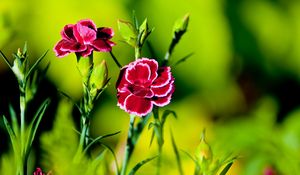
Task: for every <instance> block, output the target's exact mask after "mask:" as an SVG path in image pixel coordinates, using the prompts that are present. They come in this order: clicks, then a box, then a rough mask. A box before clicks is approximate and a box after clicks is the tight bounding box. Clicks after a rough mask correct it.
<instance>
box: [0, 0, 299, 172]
mask: <svg viewBox="0 0 300 175" xmlns="http://www.w3.org/2000/svg"><path fill="white" fill-rule="evenodd" d="M133 10H135V12H136V14H137V16H138V19H139V20H140V21H142V20H143V19H144V18H148V21H149V24H150V26H151V27H154V28H155V30H154V31H153V33H152V34H151V36H150V38H149V41H150V42H151V44H152V45H153V47H154V49H155V51H156V53H157V55H158V56H159V57H163V56H164V53H165V51H166V50H167V48H168V45H169V43H170V41H171V37H172V34H171V32H172V26H173V24H174V21H175V20H176V19H178V18H180V17H182V16H183V15H185V14H186V13H189V14H190V25H189V27H188V32H187V33H186V35H185V36H183V38H182V40H181V41H180V44H179V45H178V46H177V47H176V48H175V51H174V53H173V55H172V61H173V62H175V61H176V60H178V59H180V58H181V57H184V56H185V55H187V54H188V53H191V52H193V53H194V55H193V56H192V57H191V58H190V59H188V61H186V62H184V63H183V64H180V65H179V66H177V67H174V68H173V73H174V76H175V78H176V92H175V95H174V98H173V103H172V104H171V105H169V106H167V107H165V108H164V109H172V110H175V111H176V112H177V114H178V119H177V120H175V119H171V118H170V120H168V121H167V124H166V133H165V135H166V141H165V149H164V154H165V159H166V162H168V163H167V164H165V167H163V168H162V172H163V173H162V174H176V173H177V169H176V161H175V156H174V154H173V150H172V147H171V141H170V137H169V135H170V134H169V131H170V129H172V131H173V133H174V136H175V139H176V142H177V146H178V147H179V148H180V149H182V150H185V151H187V152H190V153H193V151H194V150H195V148H196V146H197V144H198V143H199V139H200V135H201V132H202V130H203V129H204V128H206V131H207V137H208V141H210V142H211V143H212V144H213V145H214V146H215V147H218V150H217V152H218V153H220V154H227V153H228V152H233V154H238V155H240V156H241V158H240V159H239V160H238V161H237V162H236V163H235V164H234V166H233V168H232V169H231V171H230V173H229V174H247V175H248V174H249V175H250V174H257V173H260V174H262V171H263V168H264V166H275V169H279V171H281V172H282V173H283V174H287V173H288V171H286V172H284V171H285V170H287V169H292V170H290V172H293V170H295V168H294V167H293V166H292V165H291V168H289V167H286V168H282V167H283V166H284V165H285V164H282V162H284V161H283V160H285V159H286V157H285V156H287V155H289V154H293V155H294V156H295V157H293V158H297V157H298V159H299V158H300V154H299V149H298V150H297V148H299V147H300V142H299V137H297V136H299V134H298V135H297V134H295V133H299V129H298V128H297V125H296V124H295V123H297V122H298V123H299V122H300V119H298V120H297V118H299V112H297V111H299V109H298V106H296V107H295V108H293V110H291V111H289V112H288V113H287V115H285V116H284V117H285V118H287V119H286V120H283V122H279V123H276V122H275V121H276V117H277V115H278V113H279V110H280V107H281V106H280V105H281V103H280V102H279V101H278V100H279V99H278V98H277V97H276V95H274V94H272V93H269V92H268V88H265V86H266V85H268V83H269V81H271V83H274V82H275V83H274V84H276V82H281V80H282V79H284V78H285V76H284V75H286V74H288V75H289V76H290V77H292V80H293V81H294V82H299V78H300V1H297V0H289V1H286V0H273V1H271V0H240V1H238V0H184V1H183V0H175V1H172V0H163V1H162V0H148V1H146V0H136V1H134V0H109V1H105V0H85V1H82V0H78V1H74V0H52V1H50V0H49V1H37V0H1V1H0V49H1V50H2V51H3V52H4V53H6V54H7V55H10V53H12V52H14V51H15V50H16V48H18V47H22V45H23V43H24V41H27V42H28V49H29V54H30V56H31V58H37V57H38V56H40V55H41V54H42V53H44V51H45V50H47V49H49V50H50V51H49V53H48V54H47V57H46V60H48V61H50V62H51V66H50V69H49V71H48V73H47V78H48V79H49V81H51V82H52V83H53V84H54V85H55V86H56V87H57V88H58V89H59V90H61V91H63V92H67V93H68V94H69V95H70V96H71V97H72V98H74V99H76V100H78V99H80V97H81V92H82V89H81V83H80V76H79V74H78V71H77V69H76V59H75V55H74V54H70V55H69V56H67V57H65V58H56V57H55V55H54V52H53V51H52V48H53V46H54V45H55V43H56V42H57V41H58V40H59V39H60V34H59V33H60V31H61V29H62V28H63V26H64V25H66V24H69V23H76V22H77V21H78V20H80V19H86V18H90V19H92V20H93V21H94V22H95V23H96V25H97V26H110V27H112V28H113V29H114V30H115V37H114V38H113V41H114V42H116V43H117V45H116V46H115V47H114V48H113V52H114V54H115V55H116V56H117V58H118V59H119V61H120V62H121V63H122V64H123V65H125V64H127V63H129V62H130V61H132V60H133V57H134V53H133V49H132V48H130V47H129V46H127V45H126V44H124V43H122V42H121V36H120V33H119V32H118V30H117V20H118V19H124V20H131V19H132V18H131V16H132V11H133ZM143 53H144V55H145V56H147V55H149V53H148V52H147V48H146V46H145V47H144V50H143ZM94 58H95V59H99V60H101V59H106V60H107V62H108V66H109V76H110V77H112V79H111V84H110V86H109V88H108V89H107V90H106V93H105V94H106V95H105V97H106V98H105V99H104V98H101V99H100V102H99V104H97V109H96V111H95V115H94V117H93V123H92V127H93V128H92V132H93V134H94V135H99V134H103V133H111V132H114V131H117V130H121V131H122V132H121V134H120V135H119V136H118V137H117V138H118V139H116V140H113V141H112V142H114V143H115V144H116V145H119V144H121V143H122V141H123V142H124V141H125V140H124V137H125V136H126V130H127V128H128V121H129V118H128V115H127V114H126V113H125V112H124V111H122V110H121V109H119V108H118V107H117V106H116V98H115V96H116V91H115V89H114V83H115V81H116V79H117V76H118V73H119V72H118V69H117V66H116V65H115V64H114V63H113V61H112V60H111V58H110V55H109V54H108V53H94ZM45 63H47V61H43V64H45ZM42 66H43V65H42ZM0 71H1V72H4V71H8V68H7V66H6V65H5V64H4V62H3V61H1V63H0ZM245 72H246V75H247V76H246V78H247V77H249V76H250V77H251V78H250V80H248V79H247V80H245V81H246V83H247V82H248V81H250V85H249V86H247V84H246V88H244V89H243V87H244V86H241V84H240V82H244V81H243V78H244V77H243V76H242V75H244V74H243V73H245ZM269 78H270V79H272V80H269ZM256 80H258V81H256ZM4 85H5V83H1V86H4ZM271 85H272V84H271ZM253 86H254V87H255V88H254V91H255V92H257V91H258V92H259V93H258V94H259V95H257V93H255V92H254V96H255V97H253V98H254V100H252V101H251V103H249V101H248V98H247V97H246V96H247V95H245V94H248V91H247V90H249V89H250V90H249V91H250V92H249V94H250V98H251V95H253V94H252V93H253V91H252V90H253V89H252V88H251V87H253ZM284 86H286V87H287V88H286V89H285V90H287V91H288V87H289V84H284ZM245 89H246V91H245ZM261 89H262V90H261ZM299 90H300V89H299ZM287 101H289V99H288V100H287ZM299 101H300V99H299ZM288 120H291V121H292V122H288ZM290 124H294V127H292V126H290ZM291 127H292V128H293V129H290V128H291ZM266 133H268V134H266ZM275 133H276V135H277V136H278V135H282V140H283V141H282V142H280V143H273V140H276V139H273V137H275V136H274V135H273V134H275ZM285 133H288V134H287V135H285ZM150 135H151V132H150V131H147V130H145V132H144V133H143V137H142V139H141V140H140V142H139V146H138V147H137V149H136V152H135V154H134V156H135V159H134V160H133V161H135V162H136V161H138V160H141V159H144V158H146V157H149V156H151V155H155V147H151V149H150V150H149V141H150ZM258 136H259V137H258ZM278 137H280V138H281V136H278ZM231 139H232V140H231ZM279 140H280V139H279ZM269 142H272V144H271V146H270V145H268V144H269ZM285 144H292V145H293V146H292V148H286V146H282V145H285ZM253 145H255V146H253ZM267 145H268V146H267ZM272 145H273V146H272ZM252 146H253V147H252ZM282 147H284V149H282ZM117 148H119V147H118V146H116V149H117ZM252 148H253V150H251V149H252ZM249 149H250V150H249ZM148 150H149V151H148ZM278 150H281V151H282V152H284V153H282V155H281V154H280V155H277V154H276V153H275V155H273V153H274V152H277V151H278ZM286 150H287V153H286V152H285V151H286ZM216 156H217V155H216ZM293 158H292V160H293ZM182 159H183V165H184V170H185V172H186V174H192V172H193V171H192V169H193V163H192V161H191V160H190V159H189V158H188V157H187V156H185V155H184V154H183V155H182ZM295 160H296V159H295ZM298 163H299V161H298ZM278 164H282V166H279V165H278ZM286 166H289V164H286ZM154 167H155V164H154V163H153V164H152V165H149V166H146V167H145V169H144V171H143V170H142V169H141V174H154V172H155V171H154V170H153V169H152V170H153V171H152V173H151V168H154Z"/></svg>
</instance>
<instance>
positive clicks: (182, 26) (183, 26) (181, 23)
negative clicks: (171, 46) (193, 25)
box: [173, 14, 190, 36]
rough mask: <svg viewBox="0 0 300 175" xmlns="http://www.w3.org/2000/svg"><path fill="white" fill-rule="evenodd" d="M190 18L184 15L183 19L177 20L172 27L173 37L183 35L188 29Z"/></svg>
mask: <svg viewBox="0 0 300 175" xmlns="http://www.w3.org/2000/svg"><path fill="white" fill-rule="evenodd" d="M189 19H190V16H189V14H186V15H185V16H184V17H183V18H180V19H178V20H177V21H176V22H175V24H174V27H173V33H174V34H175V35H180V36H181V35H183V34H184V33H185V32H186V30H187V27H188V24H189Z"/></svg>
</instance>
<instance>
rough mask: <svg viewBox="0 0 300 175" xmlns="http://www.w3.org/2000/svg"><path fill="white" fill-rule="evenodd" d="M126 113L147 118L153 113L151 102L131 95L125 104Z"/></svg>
mask: <svg viewBox="0 0 300 175" xmlns="http://www.w3.org/2000/svg"><path fill="white" fill-rule="evenodd" d="M124 106H125V111H126V112H128V113H130V114H134V115H137V116H145V115H147V114H148V113H150V112H151V111H152V107H153V105H152V103H151V101H150V100H148V99H145V98H142V97H138V96H135V95H133V94H130V95H129V96H127V98H126V99H125V102H124Z"/></svg>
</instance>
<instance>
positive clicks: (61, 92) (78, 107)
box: [57, 90, 82, 114]
mask: <svg viewBox="0 0 300 175" xmlns="http://www.w3.org/2000/svg"><path fill="white" fill-rule="evenodd" d="M57 91H58V92H59V93H60V94H61V95H62V96H64V97H66V98H67V99H68V100H70V101H71V102H72V103H73V104H74V105H75V106H76V107H77V109H78V110H79V112H80V114H82V110H81V108H80V106H79V105H78V104H77V103H76V101H75V100H73V98H72V97H71V96H69V95H68V94H67V93H65V92H63V91H61V90H57Z"/></svg>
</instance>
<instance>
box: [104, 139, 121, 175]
mask: <svg viewBox="0 0 300 175" xmlns="http://www.w3.org/2000/svg"><path fill="white" fill-rule="evenodd" d="M100 144H101V145H102V146H104V147H105V148H106V149H108V150H109V151H110V153H111V154H112V155H113V157H114V162H115V166H116V169H117V175H119V174H120V168H119V164H118V159H117V156H116V154H115V152H114V150H113V149H112V148H111V147H110V146H108V145H106V144H104V143H100Z"/></svg>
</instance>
